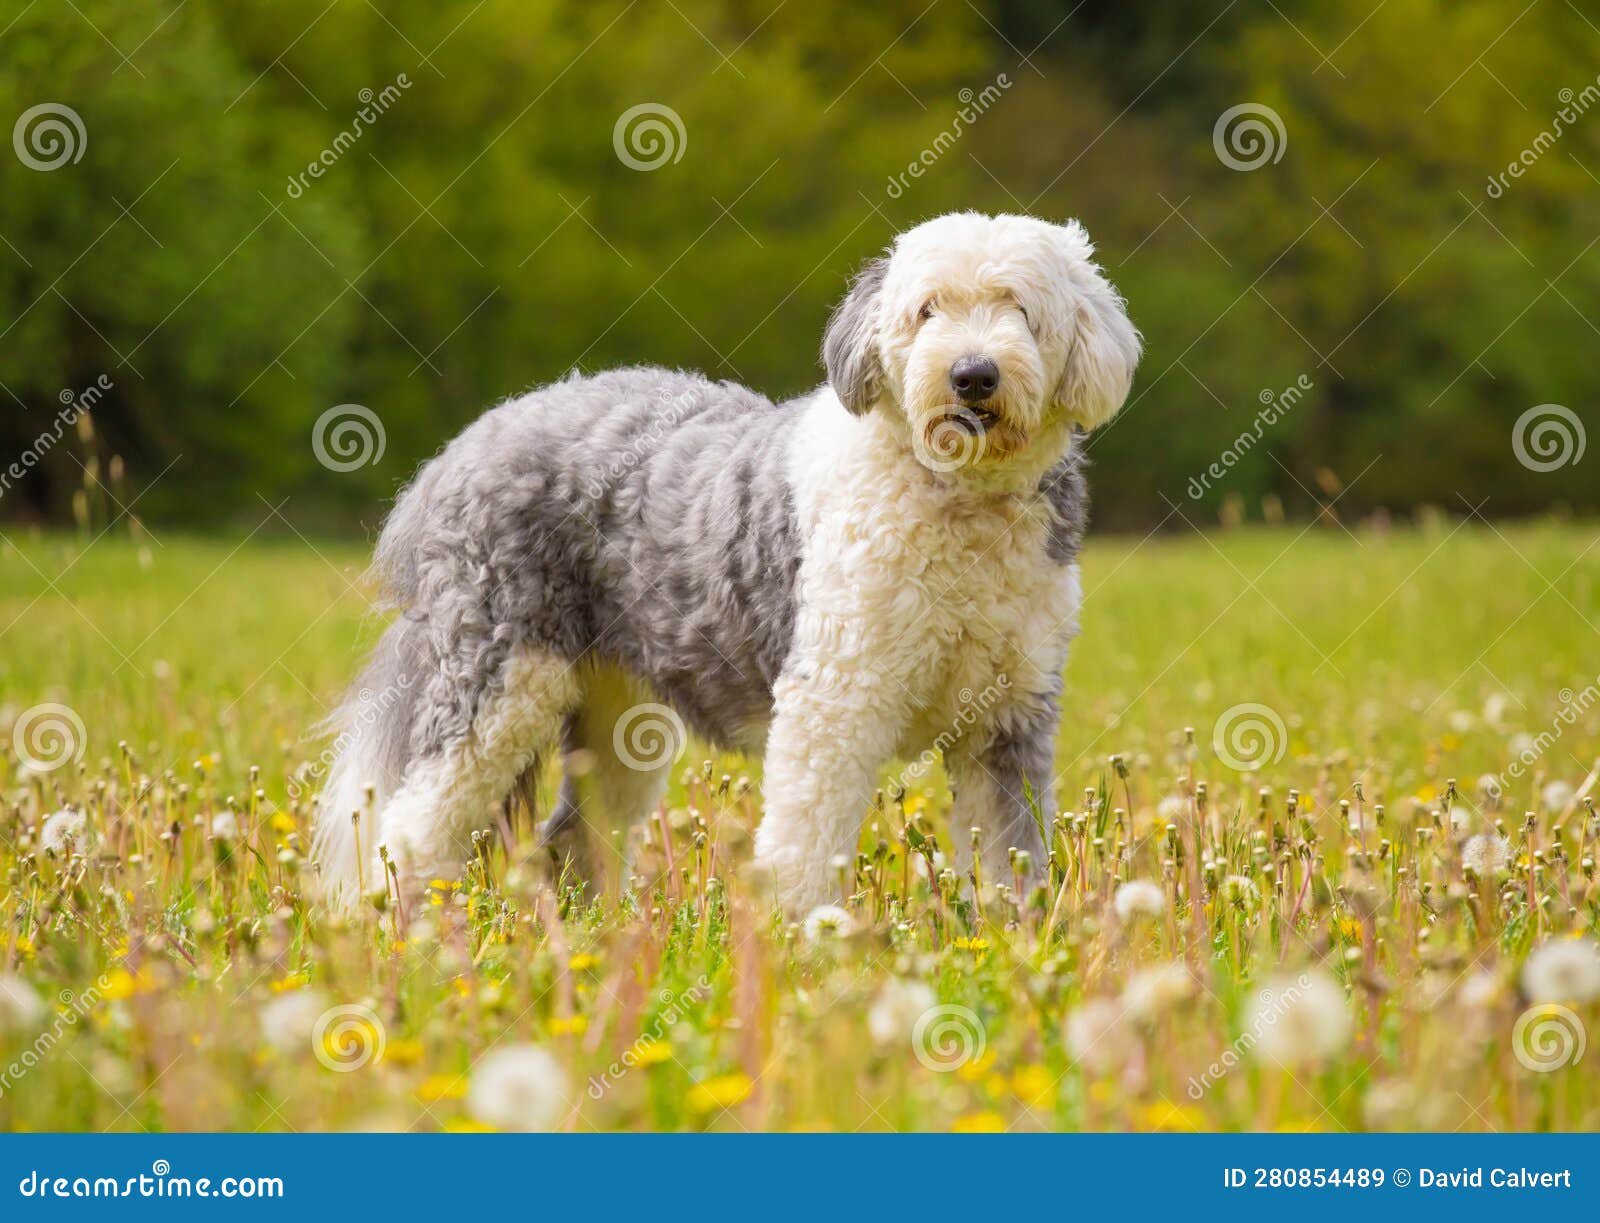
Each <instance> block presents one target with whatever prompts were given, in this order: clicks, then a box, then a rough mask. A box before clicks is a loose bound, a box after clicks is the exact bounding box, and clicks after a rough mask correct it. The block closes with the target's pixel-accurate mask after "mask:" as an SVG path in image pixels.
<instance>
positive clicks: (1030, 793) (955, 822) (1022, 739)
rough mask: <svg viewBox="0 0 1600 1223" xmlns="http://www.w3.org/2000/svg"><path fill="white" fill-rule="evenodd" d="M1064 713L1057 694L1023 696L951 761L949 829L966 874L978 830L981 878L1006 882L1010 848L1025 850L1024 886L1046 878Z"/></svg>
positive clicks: (960, 748)
mask: <svg viewBox="0 0 1600 1223" xmlns="http://www.w3.org/2000/svg"><path fill="white" fill-rule="evenodd" d="M1060 721H1061V715H1060V710H1059V706H1058V704H1057V701H1056V698H1055V696H1054V695H1046V696H1036V697H1031V698H1024V699H1021V700H1018V701H1015V702H1013V703H1011V704H1010V705H1008V706H1007V707H1006V708H1005V709H1003V710H1001V711H999V715H998V717H997V718H996V719H995V722H994V724H993V726H992V728H991V729H990V731H989V733H988V736H987V738H984V737H978V738H976V739H974V738H972V737H969V738H967V739H964V740H963V741H962V742H961V744H960V745H959V746H958V747H957V748H956V750H955V751H953V752H952V753H951V754H950V757H949V759H948V760H947V761H946V764H947V767H948V771H949V774H950V785H951V788H952V790H953V791H954V795H953V797H954V800H955V801H954V806H953V810H952V812H951V816H950V835H951V836H952V837H953V838H954V839H955V846H954V849H955V861H956V864H957V869H958V870H959V871H960V872H961V873H962V874H968V873H970V872H971V868H972V835H973V830H974V829H976V830H977V838H978V864H979V866H980V868H981V878H982V880H983V882H984V883H986V884H989V883H1008V882H1010V881H1011V878H1012V869H1011V850H1013V849H1016V850H1021V851H1026V852H1027V854H1028V855H1029V857H1030V858H1031V860H1032V862H1031V867H1030V869H1029V870H1028V872H1027V873H1026V874H1025V876H1024V879H1023V885H1024V886H1025V887H1026V886H1027V885H1028V884H1029V883H1030V882H1032V881H1033V880H1035V879H1037V878H1041V877H1042V876H1043V871H1044V865H1045V842H1044V838H1043V837H1042V836H1041V835H1040V824H1041V823H1043V825H1044V827H1045V828H1046V829H1048V828H1049V826H1050V821H1051V819H1052V818H1053V817H1054V816H1055V794H1054V777H1055V774H1054V760H1055V740H1056V730H1057V727H1058V726H1059V725H1060Z"/></svg>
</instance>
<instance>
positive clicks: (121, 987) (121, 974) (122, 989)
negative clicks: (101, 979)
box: [100, 968, 155, 1002]
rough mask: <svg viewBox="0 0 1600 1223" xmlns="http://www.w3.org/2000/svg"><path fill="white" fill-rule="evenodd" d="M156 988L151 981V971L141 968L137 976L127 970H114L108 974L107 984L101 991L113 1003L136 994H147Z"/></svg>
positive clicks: (102, 995)
mask: <svg viewBox="0 0 1600 1223" xmlns="http://www.w3.org/2000/svg"><path fill="white" fill-rule="evenodd" d="M154 986H155V982H154V981H153V980H152V979H151V976H150V970H149V969H146V968H141V969H140V970H139V973H138V975H137V976H135V975H134V974H133V973H131V972H129V971H128V970H127V969H126V968H114V969H112V970H111V971H110V972H109V973H107V974H106V983H105V985H104V987H103V988H102V989H101V990H100V995H101V997H103V998H106V999H107V1000H109V1001H111V1002H120V1001H121V1000H122V999H124V998H131V997H133V995H135V994H143V993H147V992H148V991H149V990H151V989H152V988H154Z"/></svg>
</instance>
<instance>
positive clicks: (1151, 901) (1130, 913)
mask: <svg viewBox="0 0 1600 1223" xmlns="http://www.w3.org/2000/svg"><path fill="white" fill-rule="evenodd" d="M1111 903H1112V907H1113V908H1115V909H1116V911H1117V918H1118V920H1120V921H1123V922H1132V921H1137V920H1138V919H1139V918H1141V917H1148V918H1157V917H1160V916H1161V915H1162V914H1163V913H1165V912H1166V910H1167V898H1166V894H1165V893H1164V892H1162V890H1161V885H1160V884H1157V883H1152V882H1150V880H1148V879H1130V880H1129V881H1128V882H1127V883H1124V884H1123V885H1122V886H1121V887H1119V888H1118V889H1117V891H1116V895H1115V896H1113V897H1112V901H1111Z"/></svg>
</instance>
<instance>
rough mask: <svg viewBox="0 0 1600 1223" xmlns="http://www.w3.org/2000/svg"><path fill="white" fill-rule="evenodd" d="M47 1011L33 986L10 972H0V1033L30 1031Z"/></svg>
mask: <svg viewBox="0 0 1600 1223" xmlns="http://www.w3.org/2000/svg"><path fill="white" fill-rule="evenodd" d="M48 1013H49V1008H48V1007H46V1006H45V1003H44V999H42V998H41V997H39V992H38V991H37V990H35V989H34V988H33V986H31V985H29V984H28V983H27V982H26V981H24V980H23V979H22V978H21V977H19V976H16V975H14V974H12V973H0V1035H5V1034H10V1033H13V1032H29V1031H32V1030H33V1029H34V1028H37V1027H38V1026H39V1025H40V1024H42V1023H43V1022H44V1019H45V1016H46V1015H47V1014H48Z"/></svg>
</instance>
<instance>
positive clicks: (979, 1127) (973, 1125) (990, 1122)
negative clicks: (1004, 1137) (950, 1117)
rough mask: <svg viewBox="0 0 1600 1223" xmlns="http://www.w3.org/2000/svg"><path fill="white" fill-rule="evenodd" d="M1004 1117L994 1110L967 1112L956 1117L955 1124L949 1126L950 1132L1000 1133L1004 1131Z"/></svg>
mask: <svg viewBox="0 0 1600 1223" xmlns="http://www.w3.org/2000/svg"><path fill="white" fill-rule="evenodd" d="M1005 1128H1006V1119H1005V1118H1004V1117H1002V1116H1001V1115H1000V1114H999V1113H996V1112H981V1113H968V1114H967V1115H966V1116H965V1117H957V1118H956V1120H955V1124H954V1125H952V1126H951V1127H950V1132H951V1133H952V1134H1002V1133H1004V1132H1005Z"/></svg>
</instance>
